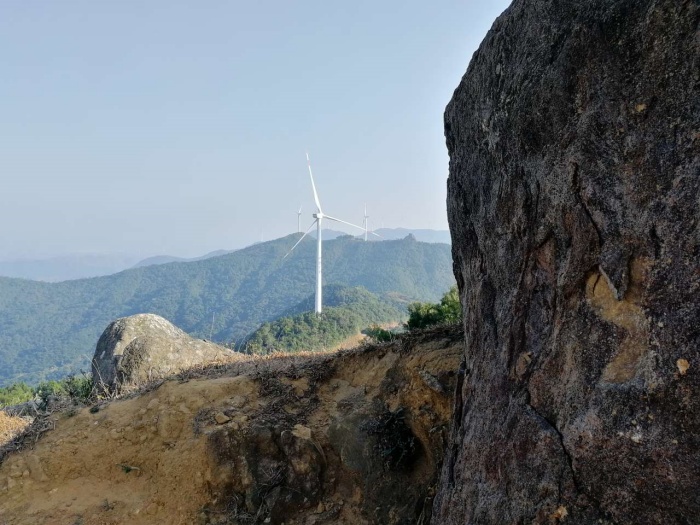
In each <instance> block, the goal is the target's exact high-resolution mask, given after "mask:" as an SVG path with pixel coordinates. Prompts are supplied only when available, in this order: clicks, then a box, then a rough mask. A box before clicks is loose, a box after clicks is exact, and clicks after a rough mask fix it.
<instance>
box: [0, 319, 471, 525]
mask: <svg viewBox="0 0 700 525" xmlns="http://www.w3.org/2000/svg"><path fill="white" fill-rule="evenodd" d="M463 339H464V336H463V334H462V331H461V329H460V328H459V327H452V328H449V329H445V328H441V329H436V330H433V331H429V332H424V333H418V334H409V335H406V336H402V337H401V338H400V339H399V340H396V341H393V342H391V343H386V344H380V345H374V346H363V347H360V348H357V349H354V350H351V351H344V352H341V353H338V354H325V355H318V354H316V355H311V356H294V357H277V358H270V357H268V358H257V359H256V358H251V359H250V360H248V361H241V362H237V363H233V364H229V365H227V366H218V367H215V369H211V370H199V371H197V372H196V373H193V372H190V373H189V375H187V376H186V375H185V374H181V375H180V376H178V377H179V379H177V380H168V381H164V382H163V383H162V384H160V385H159V386H158V387H157V388H156V389H154V390H152V391H149V392H146V393H144V394H143V395H140V396H134V397H131V398H129V399H125V400H121V401H112V402H109V403H105V404H100V405H98V406H95V407H92V408H90V409H88V408H84V409H82V410H80V411H78V412H77V413H72V412H70V413H63V414H53V415H51V416H50V417H51V419H52V421H50V423H52V424H50V425H48V427H49V428H51V429H52V430H48V431H46V432H45V433H43V434H42V437H41V439H39V440H38V442H37V443H36V444H34V439H29V441H30V442H31V444H32V446H31V447H30V448H28V449H26V450H24V451H22V452H19V453H12V454H10V455H9V456H8V457H7V459H6V460H5V461H4V463H2V464H0V523H2V524H3V525H5V524H7V525H34V524H37V523H46V524H49V523H51V524H53V523H56V524H64V523H65V524H75V523H81V524H83V525H117V524H119V525H125V524H131V525H146V524H148V525H151V524H154V523H168V524H173V525H178V524H181V525H192V524H201V525H205V524H212V525H213V524H221V525H223V524H227V525H235V524H240V525H244V524H254V523H256V524H258V523H270V524H272V525H275V524H276V525H280V524H281V523H284V524H286V525H302V524H303V525H335V524H338V523H342V524H348V525H370V524H372V525H374V524H396V525H399V524H401V525H403V524H409V523H423V524H424V523H428V520H429V518H430V512H431V509H432V495H433V493H434V485H435V483H436V482H437V475H438V472H439V468H438V467H439V465H440V463H441V461H442V458H443V454H444V448H445V444H446V442H447V434H448V430H447V429H448V425H449V421H450V418H451V414H452V412H451V411H452V396H451V393H452V392H453V391H454V388H455V383H456V380H457V374H456V370H457V368H458V366H459V360H460V357H461V355H462V353H463V344H464V342H463ZM0 445H1V443H0Z"/></svg>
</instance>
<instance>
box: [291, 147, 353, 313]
mask: <svg viewBox="0 0 700 525" xmlns="http://www.w3.org/2000/svg"><path fill="white" fill-rule="evenodd" d="M306 164H307V165H308V167H309V177H310V178H311V189H312V190H313V192H314V201H315V202H316V213H314V214H313V215H312V216H313V218H314V222H312V223H311V226H309V229H308V230H306V232H305V233H304V235H302V236H301V238H300V239H299V240H298V241H297V242H296V244H295V245H294V246H292V249H291V250H289V251H288V252H287V255H289V254H290V253H292V251H294V248H296V247H297V246H298V245H299V243H300V242H301V241H302V240H303V239H304V237H306V236H307V235H308V233H309V232H310V231H311V228H313V227H314V224H315V225H316V303H315V307H314V311H315V312H316V315H320V314H321V311H322V310H323V259H322V253H323V246H322V244H323V243H322V239H321V231H322V227H323V219H328V220H331V221H336V222H341V223H343V224H347V225H348V226H352V227H353V228H359V229H360V230H362V229H363V228H362V226H358V225H357V224H353V223H351V222H347V221H344V220H342V219H337V218H335V217H331V216H330V215H326V214H324V213H323V210H322V209H321V201H320V200H319V198H318V192H317V191H316V184H315V183H314V174H313V173H312V172H311V160H309V154H308V153H307V154H306ZM300 211H301V210H300ZM287 255H285V256H284V257H285V258H286V257H287Z"/></svg>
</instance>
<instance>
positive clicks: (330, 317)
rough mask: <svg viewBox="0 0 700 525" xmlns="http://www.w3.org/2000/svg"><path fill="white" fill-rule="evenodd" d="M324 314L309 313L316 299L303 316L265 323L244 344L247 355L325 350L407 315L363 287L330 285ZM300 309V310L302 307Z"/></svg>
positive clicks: (306, 303) (309, 303)
mask: <svg viewBox="0 0 700 525" xmlns="http://www.w3.org/2000/svg"><path fill="white" fill-rule="evenodd" d="M324 301H325V306H324V307H323V315H322V316H317V315H316V314H315V313H314V312H313V311H309V306H311V308H313V298H310V299H309V300H307V301H305V302H304V303H303V310H304V313H301V314H297V315H293V316H287V317H281V318H279V319H276V320H274V321H270V322H267V323H263V325H262V326H261V327H260V328H258V329H257V330H256V331H255V332H253V334H252V335H251V336H250V337H248V338H247V339H246V341H245V342H244V343H243V344H242V345H241V347H242V349H243V350H245V351H246V352H251V353H256V354H267V353H270V352H274V351H278V352H296V351H299V350H322V349H327V348H331V347H333V346H335V345H337V344H338V343H341V342H342V341H344V340H345V339H347V338H348V337H351V336H353V335H355V334H358V333H359V332H360V331H361V330H362V329H364V328H367V327H368V326H370V325H371V324H374V323H388V322H391V321H401V320H402V319H403V318H405V317H406V314H405V312H404V311H402V310H401V309H399V308H397V306H395V305H393V304H391V303H390V302H388V301H386V300H382V299H380V298H379V297H377V296H376V295H374V294H372V293H370V292H368V291H367V290H365V289H364V288H359V287H357V288H346V287H343V286H338V285H335V286H329V287H327V289H326V290H324ZM300 309H301V308H300Z"/></svg>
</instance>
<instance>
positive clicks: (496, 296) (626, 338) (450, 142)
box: [433, 0, 700, 525]
mask: <svg viewBox="0 0 700 525" xmlns="http://www.w3.org/2000/svg"><path fill="white" fill-rule="evenodd" d="M699 6H700V4H698V2H697V1H693V0H584V1H580V0H579V1H574V0H515V1H514V2H513V4H512V5H511V7H510V8H509V9H508V10H507V11H506V12H505V13H504V14H503V15H502V16H501V17H500V18H499V19H498V20H497V21H496V23H495V24H494V26H493V28H492V29H491V31H490V32H489V33H488V35H487V37H486V39H485V40H484V42H483V43H482V45H481V48H480V49H479V50H478V51H477V52H476V53H475V55H474V57H473V59H472V61H471V64H470V66H469V69H468V71H467V73H466V75H465V76H464V78H463V79H462V82H461V84H460V85H459V87H458V88H457V90H456V92H455V94H454V97H453V99H452V101H451V102H450V104H449V105H448V106H447V109H446V112H445V134H446V138H447V146H448V149H449V154H450V176H449V180H448V216H449V221H450V228H451V232H452V240H453V254H454V269H455V275H456V277H457V281H458V284H459V289H460V293H461V299H462V304H463V307H464V311H465V337H466V354H465V359H464V363H463V367H462V378H461V381H462V383H461V386H460V387H459V388H458V391H457V400H456V413H455V416H454V424H453V431H452V436H451V446H450V448H449V452H448V457H447V458H446V460H445V465H444V468H443V471H442V477H441V484H440V488H439V492H438V496H437V498H436V502H435V506H434V515H433V523H439V524H444V525H448V524H457V523H459V524H464V523H473V524H476V523H479V524H485V523H548V522H557V521H565V522H566V523H576V524H586V523H634V524H644V523H665V524H670V523H700V491H698V487H700V395H699V394H700V267H699V261H700V226H699V220H700V213H699V208H700V190H699V188H700V155H699V154H700V131H699V130H700V111H699V104H700V93H699V88H698V86H699V84H700V36H699V33H698V20H699V18H700V7H699Z"/></svg>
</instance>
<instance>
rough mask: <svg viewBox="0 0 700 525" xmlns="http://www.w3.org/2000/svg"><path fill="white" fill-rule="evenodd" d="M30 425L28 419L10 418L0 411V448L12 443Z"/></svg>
mask: <svg viewBox="0 0 700 525" xmlns="http://www.w3.org/2000/svg"><path fill="white" fill-rule="evenodd" d="M30 423H31V420H30V419H25V418H22V417H16V416H11V415H9V414H6V413H5V412H2V411H0V447H1V446H3V445H5V444H6V443H9V442H10V441H12V440H13V439H14V438H15V437H16V436H18V435H19V434H20V433H21V432H23V431H24V430H25V429H26V428H27V427H28V426H29V425H30Z"/></svg>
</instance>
